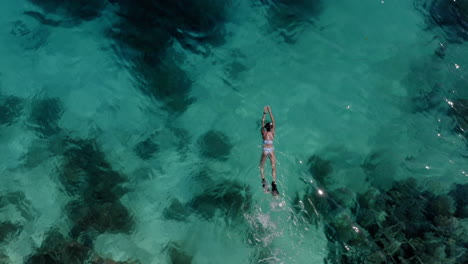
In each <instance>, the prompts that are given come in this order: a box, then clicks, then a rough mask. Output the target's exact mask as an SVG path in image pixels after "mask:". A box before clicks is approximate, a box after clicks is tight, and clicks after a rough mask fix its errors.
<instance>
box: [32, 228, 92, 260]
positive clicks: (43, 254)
mask: <svg viewBox="0 0 468 264" xmlns="http://www.w3.org/2000/svg"><path fill="white" fill-rule="evenodd" d="M90 253H91V249H90V248H88V247H86V246H83V245H81V244H79V243H77V242H76V241H73V240H70V239H68V238H66V237H65V236H63V235H62V234H61V233H60V232H58V231H56V230H52V231H49V232H48V233H47V234H46V238H45V239H44V241H43V242H42V246H41V247H40V248H39V249H38V250H37V252H35V253H34V254H32V255H31V256H29V257H28V258H27V259H26V261H25V263H26V264H43V263H51V264H54V263H57V264H58V263H70V264H79V263H85V261H86V260H87V258H88V256H89V254H90Z"/></svg>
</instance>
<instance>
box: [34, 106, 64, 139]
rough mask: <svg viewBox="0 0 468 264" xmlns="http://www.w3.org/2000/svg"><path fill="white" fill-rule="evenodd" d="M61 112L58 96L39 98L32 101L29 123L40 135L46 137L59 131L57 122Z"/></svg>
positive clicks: (61, 107)
mask: <svg viewBox="0 0 468 264" xmlns="http://www.w3.org/2000/svg"><path fill="white" fill-rule="evenodd" d="M62 114H63V106H62V102H61V101H60V99H58V98H47V99H39V100H36V101H34V102H33V104H32V109H31V112H30V114H29V120H28V121H29V124H30V127H31V128H33V129H34V130H35V131H36V132H37V133H38V135H39V136H40V137H43V138H47V137H49V136H52V135H54V134H57V133H58V132H59V131H60V128H59V125H58V122H59V121H60V118H61V117H62Z"/></svg>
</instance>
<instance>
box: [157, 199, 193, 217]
mask: <svg viewBox="0 0 468 264" xmlns="http://www.w3.org/2000/svg"><path fill="white" fill-rule="evenodd" d="M189 214H190V211H189V210H188V208H187V206H186V205H185V204H183V203H181V202H180V201H179V200H178V199H176V198H174V199H172V201H171V204H170V205H169V206H168V207H166V208H164V210H163V216H164V218H165V219H167V220H175V221H185V220H186V219H187V217H188V216H189Z"/></svg>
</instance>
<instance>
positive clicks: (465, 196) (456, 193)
mask: <svg viewBox="0 0 468 264" xmlns="http://www.w3.org/2000/svg"><path fill="white" fill-rule="evenodd" d="M449 195H450V196H451V197H453V199H454V200H455V203H456V212H455V216H456V217H460V218H468V183H465V184H456V185H455V186H454V188H453V190H451V191H450V193H449Z"/></svg>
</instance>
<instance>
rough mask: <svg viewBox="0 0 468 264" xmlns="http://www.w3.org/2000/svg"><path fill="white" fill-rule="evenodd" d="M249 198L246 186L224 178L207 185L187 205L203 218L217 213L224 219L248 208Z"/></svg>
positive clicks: (231, 218)
mask: <svg viewBox="0 0 468 264" xmlns="http://www.w3.org/2000/svg"><path fill="white" fill-rule="evenodd" d="M251 200H252V194H251V193H250V190H249V188H248V186H243V185H241V184H240V183H238V182H235V181H229V180H225V181H223V182H221V183H219V184H216V185H213V186H210V187H207V188H206V189H205V190H204V191H203V192H202V193H201V194H199V195H197V196H195V197H194V198H193V199H192V200H191V201H190V202H189V203H188V207H189V208H190V209H191V210H193V211H194V212H195V213H196V214H198V215H199V216H201V217H203V218H205V219H211V218H213V217H214V216H215V214H216V213H219V214H221V215H222V216H224V217H225V219H226V220H233V219H236V218H238V217H239V216H241V215H242V213H243V212H245V211H247V210H248V209H249V208H250V205H251Z"/></svg>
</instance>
